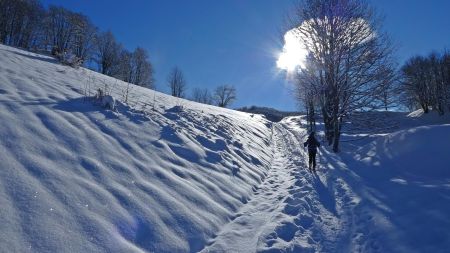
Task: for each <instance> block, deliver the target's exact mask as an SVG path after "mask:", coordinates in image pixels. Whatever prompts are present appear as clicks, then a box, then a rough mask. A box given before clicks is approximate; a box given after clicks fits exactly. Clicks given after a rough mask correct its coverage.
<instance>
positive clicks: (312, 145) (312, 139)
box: [303, 135, 320, 152]
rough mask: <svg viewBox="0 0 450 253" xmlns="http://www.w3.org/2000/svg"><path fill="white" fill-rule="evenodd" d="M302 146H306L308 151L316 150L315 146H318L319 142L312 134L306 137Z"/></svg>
mask: <svg viewBox="0 0 450 253" xmlns="http://www.w3.org/2000/svg"><path fill="white" fill-rule="evenodd" d="M303 146H305V147H308V151H309V152H311V151H314V152H316V151H317V148H318V147H320V143H319V142H318V141H317V139H316V137H314V135H310V136H309V137H308V140H306V142H305V143H304V144H303Z"/></svg>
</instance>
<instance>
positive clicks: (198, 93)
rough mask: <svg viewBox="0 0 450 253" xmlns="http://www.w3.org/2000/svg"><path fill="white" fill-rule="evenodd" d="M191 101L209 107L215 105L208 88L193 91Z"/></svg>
mask: <svg viewBox="0 0 450 253" xmlns="http://www.w3.org/2000/svg"><path fill="white" fill-rule="evenodd" d="M191 100H192V101H195V102H199V103H202V104H208V105H211V104H212V103H213V97H212V95H211V93H210V92H209V90H208V89H207V88H204V89H200V88H194V89H193V90H192V98H191Z"/></svg>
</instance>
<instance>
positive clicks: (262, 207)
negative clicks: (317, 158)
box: [202, 124, 340, 252]
mask: <svg viewBox="0 0 450 253" xmlns="http://www.w3.org/2000/svg"><path fill="white" fill-rule="evenodd" d="M273 132H274V137H273V140H274V141H273V147H272V148H273V161H272V167H271V169H270V171H269V174H268V175H267V177H266V179H265V180H264V182H263V183H262V184H261V186H260V187H259V189H256V190H255V193H254V196H253V198H252V199H251V200H250V201H249V202H248V203H247V204H246V205H245V206H244V207H243V208H242V209H241V210H240V211H239V212H238V213H237V215H236V217H235V218H234V219H233V220H232V221H231V222H230V223H228V224H227V225H226V226H225V227H224V228H223V229H222V230H221V231H220V232H219V233H218V235H217V237H216V238H215V239H213V240H211V241H210V243H209V245H208V246H207V247H206V248H205V249H204V250H203V251H202V252H319V251H323V250H324V249H328V250H330V249H332V248H333V247H332V246H333V245H334V243H333V242H334V241H335V240H336V238H337V237H338V233H337V232H336V231H337V230H338V229H339V227H340V223H339V220H338V218H337V217H336V215H335V213H336V210H335V203H334V196H332V195H330V194H331V193H329V192H328V190H327V188H326V187H325V186H324V185H322V184H321V179H320V178H318V177H317V175H313V174H311V173H310V172H309V171H308V170H307V167H306V166H307V165H306V163H305V153H304V151H302V150H301V143H300V142H299V141H298V139H297V138H298V137H297V136H295V135H294V134H293V133H292V132H290V131H288V130H287V129H286V128H285V126H283V124H274V131H273Z"/></svg>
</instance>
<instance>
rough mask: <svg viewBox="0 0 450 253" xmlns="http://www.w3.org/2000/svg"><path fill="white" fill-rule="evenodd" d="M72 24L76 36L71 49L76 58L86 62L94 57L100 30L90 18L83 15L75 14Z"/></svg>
mask: <svg viewBox="0 0 450 253" xmlns="http://www.w3.org/2000/svg"><path fill="white" fill-rule="evenodd" d="M72 22H73V25H74V34H73V41H72V45H71V48H72V51H73V53H74V54H75V56H76V57H78V58H79V59H80V60H81V61H82V62H85V61H86V60H89V59H90V58H91V57H92V54H93V52H94V47H95V43H94V42H95V36H96V34H97V30H98V29H97V27H95V26H94V25H93V24H92V22H91V21H90V20H89V18H88V17H86V16H85V15H82V14H78V13H77V14H73V15H72Z"/></svg>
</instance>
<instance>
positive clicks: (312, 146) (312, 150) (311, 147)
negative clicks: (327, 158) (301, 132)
mask: <svg viewBox="0 0 450 253" xmlns="http://www.w3.org/2000/svg"><path fill="white" fill-rule="evenodd" d="M303 145H304V146H305V148H306V147H308V156H309V167H308V169H309V170H310V171H314V172H316V155H317V148H318V147H320V143H319V141H317V139H316V136H315V134H314V132H311V133H310V134H309V136H308V139H307V140H306V142H305V143H304V144H303Z"/></svg>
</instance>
